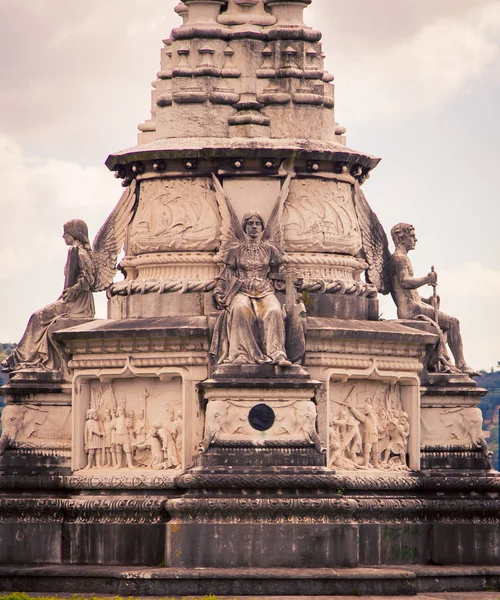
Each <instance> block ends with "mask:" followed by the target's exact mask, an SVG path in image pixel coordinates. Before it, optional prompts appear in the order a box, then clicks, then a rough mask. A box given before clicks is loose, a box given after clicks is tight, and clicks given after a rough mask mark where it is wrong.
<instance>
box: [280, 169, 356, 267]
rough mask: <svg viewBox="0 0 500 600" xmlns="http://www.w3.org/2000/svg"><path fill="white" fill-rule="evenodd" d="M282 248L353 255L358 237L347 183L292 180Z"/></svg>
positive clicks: (322, 180)
mask: <svg viewBox="0 0 500 600" xmlns="http://www.w3.org/2000/svg"><path fill="white" fill-rule="evenodd" d="M284 223H285V228H284V229H285V247H286V250H287V251H289V252H333V253H335V252H337V253H339V254H351V255H356V254H358V253H359V251H360V250H361V234H360V230H359V226H358V222H357V217H356V212H355V209H354V201H353V188H352V186H351V185H350V184H349V183H345V182H342V181H335V180H327V179H312V178H311V179H295V180H293V181H292V183H291V185H290V195H289V197H288V201H287V203H286V205H285V212H284Z"/></svg>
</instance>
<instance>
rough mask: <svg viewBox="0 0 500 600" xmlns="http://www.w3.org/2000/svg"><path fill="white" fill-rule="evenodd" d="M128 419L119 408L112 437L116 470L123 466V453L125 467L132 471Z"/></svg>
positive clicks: (121, 408) (122, 409)
mask: <svg viewBox="0 0 500 600" xmlns="http://www.w3.org/2000/svg"><path fill="white" fill-rule="evenodd" d="M128 425H129V419H128V418H127V416H126V414H125V409H124V408H123V406H120V408H119V409H118V416H117V417H116V419H115V420H114V422H113V429H114V436H113V442H114V445H115V452H116V465H115V466H116V468H117V469H121V468H122V466H123V464H122V463H123V453H125V458H126V463H127V467H128V468H129V469H133V468H134V465H133V463H132V446H131V440H130V433H129V428H128Z"/></svg>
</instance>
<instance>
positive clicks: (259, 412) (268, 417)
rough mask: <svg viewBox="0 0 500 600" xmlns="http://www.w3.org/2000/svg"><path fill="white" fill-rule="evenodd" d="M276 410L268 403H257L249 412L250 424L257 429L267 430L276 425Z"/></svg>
mask: <svg viewBox="0 0 500 600" xmlns="http://www.w3.org/2000/svg"><path fill="white" fill-rule="evenodd" d="M275 418H276V416H275V414H274V410H273V409H272V408H271V407H270V406H267V404H257V406H254V407H253V408H252V410H251V411H250V412H249V413H248V421H249V423H250V425H251V426H252V427H253V428H254V429H256V430H257V431H267V430H268V429H271V427H272V426H273V425H274V420H275Z"/></svg>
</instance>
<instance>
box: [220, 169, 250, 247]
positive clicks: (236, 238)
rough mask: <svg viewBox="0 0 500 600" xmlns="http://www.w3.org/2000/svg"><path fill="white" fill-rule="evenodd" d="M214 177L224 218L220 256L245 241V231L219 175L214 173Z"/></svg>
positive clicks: (221, 214)
mask: <svg viewBox="0 0 500 600" xmlns="http://www.w3.org/2000/svg"><path fill="white" fill-rule="evenodd" d="M212 179H213V182H214V186H215V197H216V199H217V204H218V206H219V212H220V216H221V219H222V223H221V235H220V241H221V246H220V249H219V255H218V256H219V257H221V256H223V255H224V254H226V253H227V252H228V251H229V250H230V249H231V248H233V247H234V246H237V245H238V244H240V243H241V242H244V241H245V233H244V232H243V229H242V228H241V223H240V222H239V220H238V217H237V216H236V213H235V212H234V208H233V205H232V204H231V201H230V200H229V198H228V196H227V194H226V192H225V191H224V188H223V187H222V185H221V182H220V181H219V179H218V178H217V176H216V175H215V174H214V173H212Z"/></svg>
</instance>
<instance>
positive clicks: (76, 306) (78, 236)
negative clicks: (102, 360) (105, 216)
mask: <svg viewBox="0 0 500 600" xmlns="http://www.w3.org/2000/svg"><path fill="white" fill-rule="evenodd" d="M63 229H64V233H63V239H64V241H65V242H66V244H67V245H68V246H69V250H68V258H67V260H66V266H65V267H64V290H63V292H62V294H61V295H60V296H59V298H58V299H57V300H56V301H55V302H52V304H49V305H48V306H45V307H44V308H41V309H40V310H37V311H36V312H35V313H33V314H32V315H31V318H30V320H29V322H28V326H27V327H26V331H25V332H24V335H23V337H22V339H21V341H20V342H19V344H18V345H17V347H16V348H15V350H14V351H13V352H12V354H11V355H10V356H9V357H8V358H6V359H5V360H4V361H3V362H2V363H1V367H2V370H3V371H7V372H11V371H19V370H22V369H37V370H56V371H57V370H60V369H61V367H62V364H61V352H60V350H59V349H58V348H57V346H56V345H55V342H54V340H53V339H52V337H51V335H50V332H51V326H52V325H53V324H54V323H55V322H56V321H57V319H59V318H61V317H72V318H88V319H91V318H93V316H94V312H95V308H94V299H93V296H92V289H91V288H92V285H93V284H94V265H93V262H92V249H91V247H90V242H89V234H88V229H87V225H86V223H85V222H84V221H81V220H80V219H74V220H72V221H68V222H67V223H65V224H64V228H63Z"/></svg>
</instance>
